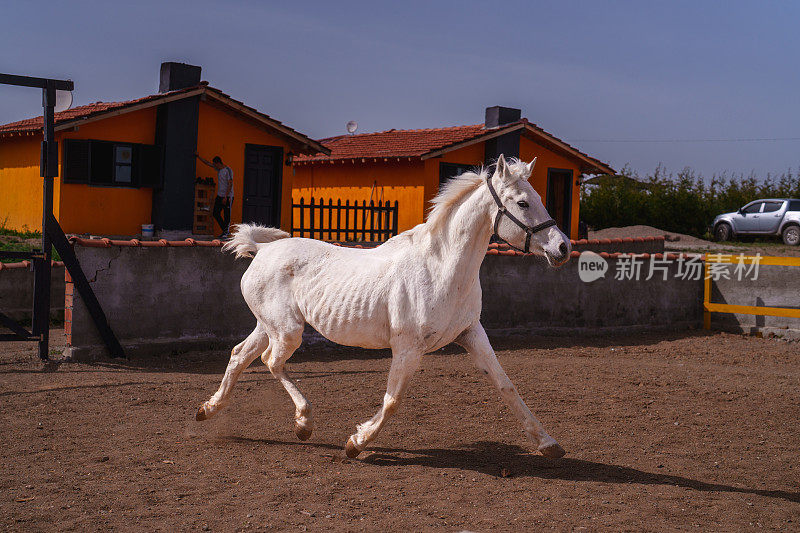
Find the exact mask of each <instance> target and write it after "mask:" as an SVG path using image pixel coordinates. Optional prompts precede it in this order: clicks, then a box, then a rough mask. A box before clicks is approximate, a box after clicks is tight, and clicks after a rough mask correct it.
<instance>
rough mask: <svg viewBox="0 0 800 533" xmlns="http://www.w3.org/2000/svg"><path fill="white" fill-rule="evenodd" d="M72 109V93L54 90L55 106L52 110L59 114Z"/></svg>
mask: <svg viewBox="0 0 800 533" xmlns="http://www.w3.org/2000/svg"><path fill="white" fill-rule="evenodd" d="M70 107H72V91H59V90H58V89H56V105H55V107H54V108H53V110H54V111H55V112H56V113H61V112H62V111H66V110H67V109H69V108H70Z"/></svg>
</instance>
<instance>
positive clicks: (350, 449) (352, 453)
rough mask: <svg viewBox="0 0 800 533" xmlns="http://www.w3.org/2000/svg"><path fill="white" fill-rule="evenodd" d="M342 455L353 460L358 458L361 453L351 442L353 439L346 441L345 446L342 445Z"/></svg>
mask: <svg viewBox="0 0 800 533" xmlns="http://www.w3.org/2000/svg"><path fill="white" fill-rule="evenodd" d="M344 453H345V455H347V457H349V458H350V459H355V458H356V457H358V454H360V453H361V450H359V449H358V448H356V443H355V442H353V437H350V438H349V439H347V444H345V445H344Z"/></svg>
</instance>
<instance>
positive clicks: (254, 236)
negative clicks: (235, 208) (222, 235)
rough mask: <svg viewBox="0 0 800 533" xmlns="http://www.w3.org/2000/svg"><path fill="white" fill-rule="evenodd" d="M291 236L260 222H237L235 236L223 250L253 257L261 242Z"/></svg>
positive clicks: (240, 255)
mask: <svg viewBox="0 0 800 533" xmlns="http://www.w3.org/2000/svg"><path fill="white" fill-rule="evenodd" d="M288 237H291V235H289V234H288V233H286V232H285V231H283V230H279V229H278V228H268V227H266V226H261V225H259V224H236V225H235V226H234V230H233V237H231V239H230V240H229V241H228V242H226V243H225V244H224V245H223V246H222V251H223V252H231V253H235V254H236V257H237V258H238V257H253V254H255V253H256V252H258V245H259V244H267V243H269V242H272V241H277V240H278V239H286V238H288Z"/></svg>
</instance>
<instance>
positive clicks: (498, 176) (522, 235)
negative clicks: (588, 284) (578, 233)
mask: <svg viewBox="0 0 800 533" xmlns="http://www.w3.org/2000/svg"><path fill="white" fill-rule="evenodd" d="M535 163H536V158H534V159H533V161H531V162H530V163H525V162H523V161H519V160H517V159H510V160H509V161H506V159H505V157H503V155H501V156H500V157H499V158H498V159H497V165H496V166H495V172H494V175H493V176H492V177H491V185H492V188H493V189H494V190H495V192H496V193H497V199H496V200H495V203H497V201H498V200H499V203H500V204H501V205H502V207H504V208H505V210H506V214H505V215H501V214H498V210H499V209H501V206H497V205H495V208H496V209H493V210H492V213H493V216H492V224H493V228H494V230H495V232H496V233H497V236H498V237H500V239H502V240H504V241H506V242H507V243H508V244H510V245H512V246H514V247H516V248H519V249H521V250H526V251H530V252H531V253H534V254H537V255H544V256H546V257H547V261H548V262H549V263H550V265H551V266H561V265H562V264H564V263H566V262H567V261H568V260H569V256H570V251H571V246H570V241H569V239H568V238H567V236H566V235H564V233H563V232H562V231H561V230H559V229H558V226H556V225H555V223H553V222H552V220H553V219H552V218H551V217H550V215H549V214H548V213H547V210H546V209H545V207H544V204H542V198H541V197H540V196H539V194H537V192H536V191H535V190H534V188H533V187H532V186H531V184H530V183H529V182H528V178H530V176H531V171H533V165H534V164H535ZM508 215H510V216H508ZM514 219H516V220H514Z"/></svg>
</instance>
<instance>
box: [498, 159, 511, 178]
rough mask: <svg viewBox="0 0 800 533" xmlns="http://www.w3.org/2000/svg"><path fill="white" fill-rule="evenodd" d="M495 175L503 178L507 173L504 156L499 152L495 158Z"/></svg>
mask: <svg viewBox="0 0 800 533" xmlns="http://www.w3.org/2000/svg"><path fill="white" fill-rule="evenodd" d="M496 168H497V175H498V176H500V177H501V178H504V177H505V175H506V174H507V173H508V165H506V158H505V156H504V155H503V154H500V157H498V158H497V165H496Z"/></svg>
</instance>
